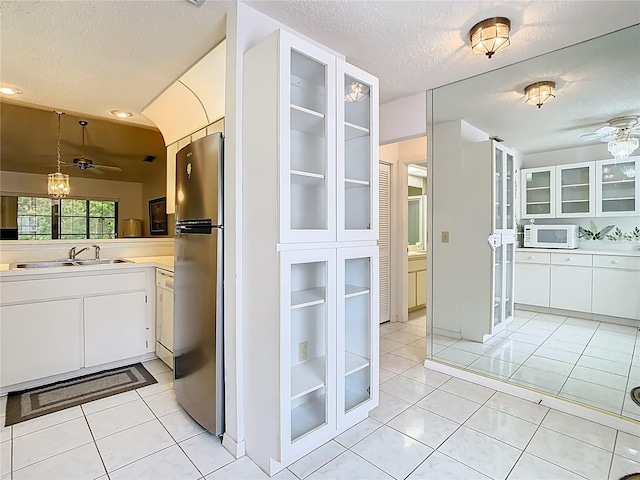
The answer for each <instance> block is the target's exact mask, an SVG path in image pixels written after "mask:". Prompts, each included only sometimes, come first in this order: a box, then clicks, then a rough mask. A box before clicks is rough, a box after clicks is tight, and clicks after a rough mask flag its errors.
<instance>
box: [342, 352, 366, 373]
mask: <svg viewBox="0 0 640 480" xmlns="http://www.w3.org/2000/svg"><path fill="white" fill-rule="evenodd" d="M368 366H369V359H368V358H365V357H361V356H360V355H356V354H355V353H351V352H345V358H344V374H345V376H349V375H351V374H352V373H356V372H357V371H359V370H362V369H363V368H367V367H368Z"/></svg>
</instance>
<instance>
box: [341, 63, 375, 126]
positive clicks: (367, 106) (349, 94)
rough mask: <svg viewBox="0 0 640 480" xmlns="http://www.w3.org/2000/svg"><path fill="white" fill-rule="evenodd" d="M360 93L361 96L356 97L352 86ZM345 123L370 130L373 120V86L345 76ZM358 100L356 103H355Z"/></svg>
mask: <svg viewBox="0 0 640 480" xmlns="http://www.w3.org/2000/svg"><path fill="white" fill-rule="evenodd" d="M354 84H355V85H356V89H358V90H359V91H360V95H357V96H356V95H354V89H353V87H352V85H354ZM342 98H343V99H344V121H345V123H348V124H351V125H354V126H357V127H361V128H365V129H367V130H368V129H369V127H370V118H371V85H369V84H367V83H364V82H363V81H361V80H358V79H357V78H354V77H351V76H350V75H345V77H344V94H343V97H342ZM354 100H356V101H354Z"/></svg>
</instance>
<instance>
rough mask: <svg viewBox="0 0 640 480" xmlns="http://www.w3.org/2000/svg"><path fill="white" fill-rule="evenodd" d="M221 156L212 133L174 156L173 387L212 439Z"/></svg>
mask: <svg viewBox="0 0 640 480" xmlns="http://www.w3.org/2000/svg"><path fill="white" fill-rule="evenodd" d="M222 152H223V137H222V135H221V134H220V133H216V134H214V135H208V136H206V137H204V138H201V139H199V140H196V141H194V142H192V143H191V144H189V145H187V146H186V147H184V148H182V149H181V150H180V151H179V152H178V154H177V157H176V238H175V267H174V284H175V285H174V327H173V328H174V337H173V341H174V350H173V355H174V383H173V386H174V390H175V393H176V397H177V398H178V401H179V402H180V404H181V405H182V406H183V407H184V409H185V410H186V412H187V413H188V414H189V415H190V416H191V417H192V418H193V419H194V420H195V421H196V422H198V423H199V424H200V425H202V426H203V427H204V428H206V429H207V430H208V431H209V432H211V433H213V434H216V435H220V434H222V432H223V431H224V380H223V378H224V377H223V356H222V331H223V316H222V248H223V222H222V198H223V197H222Z"/></svg>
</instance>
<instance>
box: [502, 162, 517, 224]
mask: <svg viewBox="0 0 640 480" xmlns="http://www.w3.org/2000/svg"><path fill="white" fill-rule="evenodd" d="M514 168H515V167H514V161H513V155H512V154H511V153H509V152H505V175H506V177H505V183H506V187H505V188H506V197H505V210H506V213H505V225H504V228H506V229H507V230H513V229H515V228H516V217H515V209H514V205H515V201H516V198H515V184H514V175H515V172H514Z"/></svg>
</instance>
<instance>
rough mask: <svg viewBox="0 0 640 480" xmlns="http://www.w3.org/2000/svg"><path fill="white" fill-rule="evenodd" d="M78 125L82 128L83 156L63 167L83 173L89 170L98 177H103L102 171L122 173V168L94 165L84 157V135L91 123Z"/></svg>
mask: <svg viewBox="0 0 640 480" xmlns="http://www.w3.org/2000/svg"><path fill="white" fill-rule="evenodd" d="M78 123H79V124H80V125H81V126H82V156H80V157H76V158H74V159H73V163H65V162H60V164H61V165H62V166H63V167H78V168H79V169H80V170H82V171H85V170H89V171H90V172H91V173H95V174H98V175H102V170H105V171H106V170H108V171H112V172H121V171H122V169H121V168H120V167H113V166H110V165H96V164H95V163H93V160H91V159H90V158H87V157H86V156H85V155H84V133H85V129H86V128H87V125H88V124H89V122H87V121H86V120H80V121H79V122H78Z"/></svg>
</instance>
